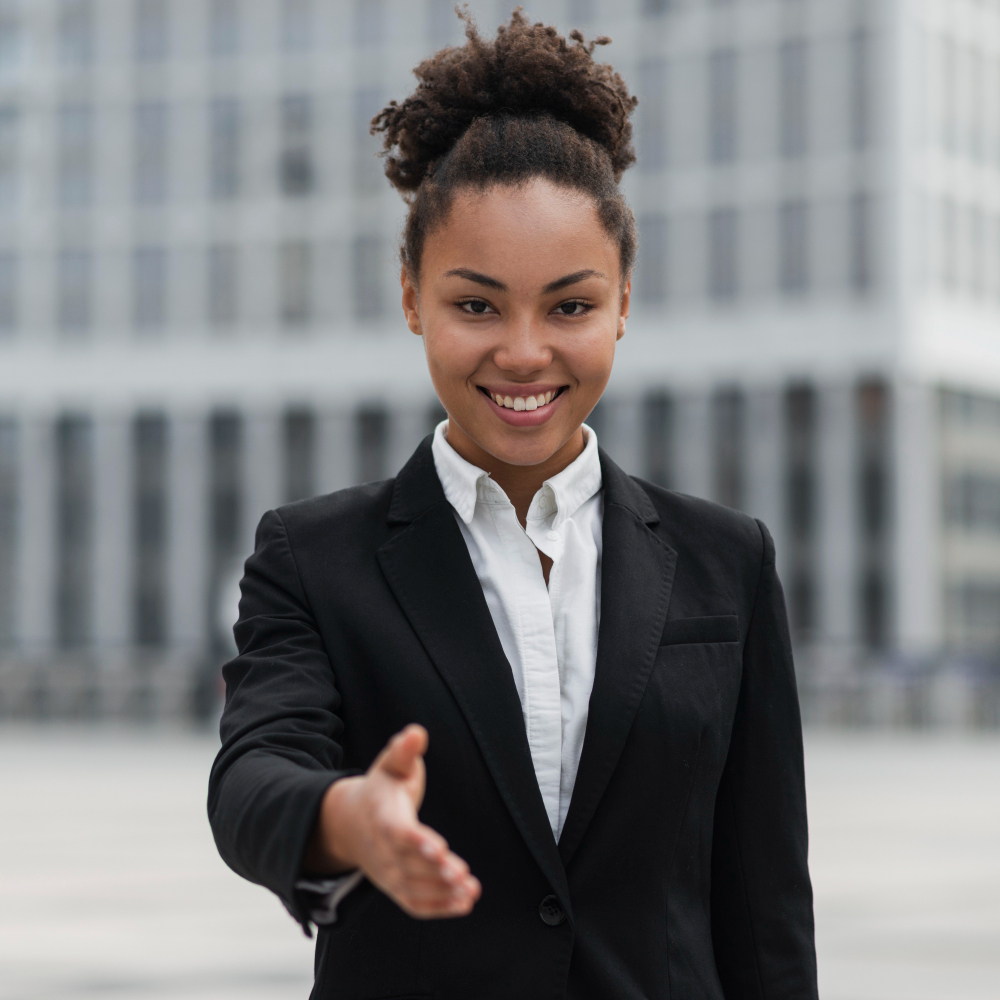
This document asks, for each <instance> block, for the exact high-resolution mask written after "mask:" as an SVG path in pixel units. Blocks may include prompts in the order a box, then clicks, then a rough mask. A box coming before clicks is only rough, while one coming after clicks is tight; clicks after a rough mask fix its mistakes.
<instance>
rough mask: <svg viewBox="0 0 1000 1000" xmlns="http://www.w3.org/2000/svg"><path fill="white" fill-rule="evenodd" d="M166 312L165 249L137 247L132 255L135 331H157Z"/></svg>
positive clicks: (162, 323) (161, 326) (164, 320)
mask: <svg viewBox="0 0 1000 1000" xmlns="http://www.w3.org/2000/svg"><path fill="white" fill-rule="evenodd" d="M166 315H167V251H166V249H165V248H164V247H138V248H137V249H136V250H134V251H133V254H132V319H133V322H134V323H135V327H136V329H137V330H139V331H141V332H145V333H150V332H153V331H157V330H161V329H162V328H163V325H164V323H165V322H166Z"/></svg>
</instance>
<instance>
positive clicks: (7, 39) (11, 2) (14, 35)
mask: <svg viewBox="0 0 1000 1000" xmlns="http://www.w3.org/2000/svg"><path fill="white" fill-rule="evenodd" d="M20 60H21V4H20V0H0V69H3V68H5V67H7V66H16V65H17V63H19V62H20Z"/></svg>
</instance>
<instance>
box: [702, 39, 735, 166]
mask: <svg viewBox="0 0 1000 1000" xmlns="http://www.w3.org/2000/svg"><path fill="white" fill-rule="evenodd" d="M736 78H737V56H736V53H735V52H734V51H733V50H731V49H720V50H717V51H715V52H713V53H711V55H710V56H709V60H708V102H709V112H708V113H709V123H708V134H709V156H710V158H711V160H712V162H713V163H730V162H731V161H733V160H735V159H736V147H737V131H738V120H737V90H736V88H737V79H736Z"/></svg>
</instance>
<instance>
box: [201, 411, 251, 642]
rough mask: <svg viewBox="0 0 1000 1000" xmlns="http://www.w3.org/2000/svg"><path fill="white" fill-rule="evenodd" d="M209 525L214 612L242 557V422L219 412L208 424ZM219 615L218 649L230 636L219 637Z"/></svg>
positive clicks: (214, 624) (215, 630) (216, 627)
mask: <svg viewBox="0 0 1000 1000" xmlns="http://www.w3.org/2000/svg"><path fill="white" fill-rule="evenodd" d="M208 443H209V465H208V481H209V522H210V532H211V566H212V569H211V603H210V607H211V608H212V609H213V610H215V611H217V610H218V607H219V602H220V600H221V594H222V589H223V587H225V586H226V585H228V583H229V580H230V578H231V576H232V574H233V573H234V572H236V571H237V567H238V565H239V560H240V558H241V556H242V555H243V551H242V550H243V545H244V538H243V517H244V510H243V502H244V500H243V469H244V450H243V418H242V417H241V416H240V414H239V413H235V412H233V411H231V410H219V411H216V412H215V413H213V414H212V417H211V419H210V421H209V434H208ZM219 618H221V615H219V614H213V615H212V618H211V621H212V631H213V640H214V642H215V643H217V644H219V645H221V644H226V646H227V648H228V644H229V643H231V642H232V635H231V634H230V635H223V634H222V633H221V624H220V623H219Z"/></svg>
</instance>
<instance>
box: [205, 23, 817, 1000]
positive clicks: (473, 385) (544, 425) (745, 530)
mask: <svg viewBox="0 0 1000 1000" xmlns="http://www.w3.org/2000/svg"><path fill="white" fill-rule="evenodd" d="M605 42H607V39H598V40H597V41H596V42H591V43H589V44H588V43H586V42H585V41H584V39H583V38H582V37H581V36H580V35H579V34H578V33H574V34H572V35H571V36H570V39H569V40H568V41H567V40H566V39H565V38H563V37H561V36H560V35H559V34H558V32H556V30H555V29H554V28H550V27H546V26H544V25H541V24H536V25H532V24H529V23H528V21H527V20H526V19H525V18H524V17H523V16H522V15H521V14H520V13H515V14H514V16H513V18H512V20H511V22H510V24H509V25H506V26H503V27H501V28H500V29H499V31H498V32H497V36H496V38H495V40H485V39H484V38H482V36H480V35H479V34H478V32H477V31H476V30H475V28H474V26H473V25H472V24H471V23H467V30H466V43H465V45H463V46H461V47H454V48H448V49H444V50H442V51H441V52H439V53H437V55H435V56H434V57H433V58H431V59H429V60H427V61H426V62H424V63H422V64H421V65H420V66H419V67H418V68H417V70H416V74H417V77H418V80H419V83H418V86H417V88H416V90H415V92H414V93H413V94H412V95H411V96H410V97H408V98H407V99H406V100H405V101H403V102H402V103H401V104H397V103H395V102H393V103H392V104H390V105H389V106H388V107H387V108H385V109H384V110H383V111H382V112H380V113H379V114H378V115H377V116H376V118H375V119H374V122H373V129H374V130H375V131H376V132H380V133H382V135H383V139H384V150H385V153H386V173H387V175H388V177H389V180H390V181H391V182H392V183H393V184H394V185H395V186H396V187H397V188H398V189H399V190H400V191H401V192H402V193H403V195H404V196H405V197H406V198H407V200H408V202H409V214H408V218H407V224H406V228H405V234H404V240H403V246H402V247H401V254H400V256H401V263H402V268H401V274H400V278H401V284H402V307H403V313H404V316H405V320H406V323H407V325H408V327H409V329H410V330H411V331H412V332H413V333H414V334H416V335H418V336H420V337H422V338H423V343H424V348H425V352H426V357H427V364H428V368H429V370H430V374H431V378H432V380H433V382H434V386H435V389H436V390H437V393H438V396H439V397H440V400H441V403H442V405H443V406H444V409H445V411H446V413H447V419H446V420H444V421H443V422H442V423H441V424H440V425H439V426H438V427H437V429H436V431H435V433H434V434H433V436H432V437H431V438H428V439H427V440H426V441H424V442H423V443H422V444H421V445H420V447H419V448H418V449H417V451H416V452H415V454H414V455H413V457H412V458H411V459H410V460H409V462H408V463H407V464H406V466H405V467H404V468H403V469H402V470H401V471H400V473H399V474H398V476H397V477H396V478H395V479H391V480H388V481H386V482H382V483H374V484H369V485H366V486H362V487H358V488H354V489H350V490H344V491H341V492H340V493H335V494H332V495H330V496H327V497H320V498H316V499H313V500H308V501H303V502H301V503H296V504H291V505H289V506H286V507H283V508H281V509H279V510H277V511H271V512H269V513H268V514H267V515H265V517H264V519H263V520H262V521H261V524H260V527H259V529H258V534H257V548H256V551H255V552H254V554H253V556H251V558H250V559H249V560H248V561H247V564H246V575H245V577H244V579H243V583H242V592H243V597H242V601H241V603H240V619H239V622H238V623H237V626H236V630H235V632H236V639H237V645H238V647H239V655H238V656H237V657H236V658H235V659H234V660H233V661H232V662H231V663H229V664H227V666H226V668H225V671H224V673H225V678H226V684H227V699H226V709H225V712H224V714H223V718H222V737H223V747H222V750H221V751H220V753H219V756H218V758H217V760H216V763H215V766H214V767H213V771H212V777H211V782H210V789H209V815H210V819H211V821H212V827H213V830H214V833H215V837H216V842H217V844H218V846H219V850H220V852H221V853H222V855H223V857H224V858H225V859H226V861H227V862H228V863H229V864H230V865H231V866H232V867H233V868H234V869H235V870H236V871H237V872H239V873H240V874H242V875H244V876H245V877H247V878H249V879H251V880H253V881H256V882H260V883H262V884H263V885H266V886H268V887H269V888H271V889H273V890H274V891H275V892H276V893H277V894H278V895H279V896H280V897H281V899H282V901H283V902H284V903H285V905H286V906H287V907H288V909H289V911H290V912H291V913H292V915H293V916H294V917H295V918H296V919H297V920H299V921H300V922H301V923H302V925H303V927H305V928H306V929H307V930H308V929H310V928H311V926H312V925H313V924H316V925H318V926H319V927H320V933H319V941H318V944H317V961H316V969H317V981H316V988H315V990H314V991H313V997H314V998H315V1000H334V998H341V997H343V998H356V1000H363V998H372V997H380V998H393V997H394V998H398V1000H403V998H411V1000H412V998H416V997H425V998H426V997H442V998H455V1000H459V998H460V1000H467V998H470V997H475V998H477V1000H480V998H493V997H495V998H497V1000H509V998H510V997H512V996H525V997H535V996H538V997H546V998H562V997H566V998H574V1000H584V998H595V1000H597V998H602V1000H603V998H607V1000H612V998H614V1000H618V998H623V997H635V998H639V997H646V998H657V1000H666V998H668V997H678V996H683V997H688V996H690V997H699V998H706V1000H721V998H726V1000H735V998H740V1000H743V998H745V997H763V996H767V997H768V998H770V1000H793V998H794V1000H809V998H813V997H815V995H816V973H815V956H814V949H813V927H812V897H811V890H810V884H809V872H808V868H807V864H806V842H807V837H806V816H805V798H804V790H803V769H802V741H801V727H800V721H799V714H798V702H797V698H796V693H795V680H794V671H793V669H792V663H791V653H790V649H789V642H788V629H787V622H786V617H785V609H784V603H783V599H782V595H781V587H780V585H779V583H778V580H777V576H776V574H775V566H774V546H773V544H772V542H771V539H770V536H769V535H768V533H767V529H766V528H764V526H763V525H762V524H760V523H759V522H755V521H753V520H751V519H749V518H747V517H744V516H743V515H741V514H739V513H736V512H734V511H731V510H727V509H724V508H722V507H717V506H715V505H712V504H709V503H706V502H703V501H699V500H694V499H692V498H690V497H684V496H680V495H678V494H673V493H669V492H667V491H665V490H662V489H659V488H657V487H654V486H651V485H649V484H648V483H644V482H641V481H639V480H636V479H632V478H630V477H629V476H626V475H625V474H624V473H623V472H622V471H621V470H620V469H619V468H618V467H617V466H616V465H615V464H614V462H612V461H611V460H610V459H609V458H608V456H607V455H605V454H604V452H602V451H601V450H600V449H599V448H598V444H597V438H596V435H595V434H594V432H593V431H592V430H591V429H589V428H588V427H587V426H586V424H585V423H584V421H585V419H586V418H587V416H588V414H589V413H590V412H591V410H592V409H593V408H594V406H595V405H596V403H597V401H598V400H599V399H600V397H601V394H602V393H603V391H604V388H605V386H606V385H607V383H608V379H609V377H610V375H611V370H612V364H613V362H614V356H615V350H616V346H617V344H618V342H619V340H620V339H621V338H622V336H623V335H624V333H625V324H626V320H627V318H628V313H629V297H630V291H631V283H630V275H631V270H632V264H633V261H634V257H635V253H636V241H635V226H634V221H633V218H632V213H631V211H630V210H629V208H628V205H627V204H626V202H625V200H624V198H623V197H622V194H621V192H620V191H619V188H618V182H619V180H620V178H621V175H622V172H623V171H624V170H625V169H626V168H627V167H628V166H629V165H630V164H631V163H632V162H633V160H634V159H635V157H634V153H633V150H632V144H631V126H630V124H629V116H630V114H631V112H632V110H633V109H634V108H635V105H636V99H635V98H634V97H633V96H631V95H630V94H629V92H628V89H627V87H626V86H625V83H624V81H623V80H622V78H621V77H620V76H619V75H618V74H617V73H616V72H615V71H614V70H613V69H612V68H611V67H610V66H608V65H604V64H599V63H597V62H596V61H595V60H594V58H593V55H594V51H595V46H596V45H597V44H604V43H605ZM435 918H438V919H435ZM439 918H459V919H450V920H446V919H439Z"/></svg>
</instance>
